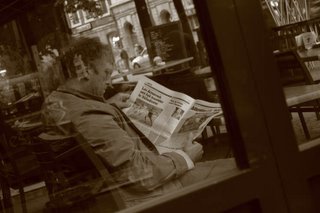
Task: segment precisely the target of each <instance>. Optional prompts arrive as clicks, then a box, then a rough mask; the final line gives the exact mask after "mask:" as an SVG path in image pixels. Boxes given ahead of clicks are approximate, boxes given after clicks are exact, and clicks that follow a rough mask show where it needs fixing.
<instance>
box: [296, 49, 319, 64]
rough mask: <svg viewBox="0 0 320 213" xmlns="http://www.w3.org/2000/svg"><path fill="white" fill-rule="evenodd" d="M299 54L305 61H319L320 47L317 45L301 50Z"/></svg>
mask: <svg viewBox="0 0 320 213" xmlns="http://www.w3.org/2000/svg"><path fill="white" fill-rule="evenodd" d="M298 54H299V56H300V58H301V60H302V61H303V62H308V61H318V60H319V56H320V47H315V48H312V49H310V50H299V51H298Z"/></svg>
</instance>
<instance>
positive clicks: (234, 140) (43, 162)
mask: <svg viewBox="0 0 320 213" xmlns="http://www.w3.org/2000/svg"><path fill="white" fill-rule="evenodd" d="M318 5H319V1H318V0H241V1H237V0H224V1H219V0H203V1H197V0H161V1H158V0H157V1H155V0H42V1H36V0H2V1H0V12H1V13H0V113H1V114H0V115H1V116H0V122H1V123H0V127H1V128H0V160H1V164H0V183H1V184H0V187H1V188H0V191H1V193H0V198H1V205H0V212H23V213H25V212H177V211H181V212H182V211H185V212H195V211H198V212H216V213H222V212H226V213H238V212H240V213H242V212H243V213H259V212H272V213H276V212H281V213H282V212H292V213H308V212H310V213H313V212H315V213H316V212H320V204H319V203H320V202H319V201H320V200H319V198H320V166H319V164H318V163H316V162H319V160H320V153H319V152H320V137H319V136H320V114H319V113H320V85H319V81H320V58H319V55H320V37H319V32H320V10H319V9H320V6H318ZM81 38H93V39H95V40H97V41H99V42H101V43H103V44H104V45H105V46H104V47H105V48H106V52H107V56H106V57H107V59H106V60H108V63H110V64H111V65H112V71H111V73H110V79H109V81H108V82H106V84H107V87H106V88H107V89H106V90H105V92H104V94H103V99H104V100H108V99H110V98H112V97H113V96H114V95H116V94H119V93H125V94H128V95H131V96H130V98H131V97H133V94H135V92H134V91H136V88H138V85H139V83H140V82H142V79H145V78H147V79H151V80H152V81H154V82H156V83H157V84H160V85H162V86H164V87H166V88H167V89H169V90H170V91H176V92H179V94H182V93H183V94H186V95H187V96H188V98H190V97H191V98H192V100H194V99H195V100H202V101H205V102H201V103H202V104H203V103H210V104H212V106H215V111H214V112H215V113H213V112H212V111H210V113H211V114H210V113H209V114H210V116H209V118H208V117H207V120H206V122H205V123H204V125H202V129H201V131H199V132H198V134H197V136H196V137H194V138H193V139H194V140H195V141H197V143H199V144H201V146H202V149H203V155H202V158H201V159H200V160H197V163H196V162H194V168H193V170H195V168H196V167H197V164H198V163H199V162H207V161H209V162H212V161H214V162H216V161H219V160H225V159H232V160H233V161H234V166H233V167H228V166H226V167H225V168H224V167H223V165H222V166H221V168H220V167H219V166H215V167H213V168H211V169H212V170H214V175H212V176H210V177H207V178H205V179H202V180H200V181H197V182H196V183H193V184H190V185H187V186H184V187H181V188H180V189H178V190H171V191H169V192H166V193H164V194H163V195H161V196H154V197H153V198H152V199H146V200H143V202H138V203H136V204H135V205H127V204H126V202H125V199H126V198H124V197H123V193H122V191H123V190H126V188H130V187H132V186H133V185H134V184H135V181H140V180H131V181H129V182H127V183H119V182H118V180H117V179H116V178H114V177H115V176H116V175H117V174H114V173H113V172H114V171H115V169H114V168H111V169H110V167H108V166H107V165H106V163H105V161H103V160H102V159H101V157H100V156H99V155H98V154H97V149H95V147H94V146H93V145H92V143H89V141H88V140H86V138H85V137H83V136H82V135H81V131H80V130H79V132H77V134H72V135H68V136H65V137H60V138H53V137H51V138H50V137H48V138H43V137H40V136H41V135H42V134H47V133H48V132H50V131H51V130H52V129H50V128H53V129H54V128H58V127H57V126H46V125H45V124H44V122H43V119H42V118H43V106H44V104H45V101H46V99H47V97H48V96H50V94H51V93H52V92H54V91H55V90H57V89H58V88H59V86H61V85H63V84H64V83H65V82H66V81H67V78H68V76H69V75H70V70H68V68H67V67H66V65H65V64H64V60H63V55H64V53H65V51H67V49H68V47H69V46H70V44H72V42H73V41H74V40H77V39H81ZM318 51H319V52H318ZM161 88H162V87H161ZM167 89H166V90H164V89H158V90H157V91H158V92H159V94H160V93H161V94H165V93H166V92H167V91H168V90H167ZM170 94H171V93H170ZM139 97H140V96H139ZM170 97H172V96H170ZM179 97H180V96H179ZM181 97H185V96H181ZM181 100H182V98H181ZM188 100H189V99H188ZM135 103H136V102H135ZM200 105H201V104H200ZM210 106H211V105H210ZM142 107H143V106H142ZM164 110H166V109H164ZM217 110H218V113H216V112H217ZM139 113H140V112H139ZM141 113H142V114H141V115H137V116H136V118H137V119H138V121H139V120H140V121H143V122H145V123H144V125H147V124H148V125H150V126H151V127H152V126H153V124H156V123H157V118H155V117H153V116H155V115H156V114H157V113H158V114H159V112H158V111H156V112H155V108H153V114H152V113H151V114H150V111H149V113H147V114H143V113H145V112H141ZM182 113H183V112H182ZM158 114H157V115H158ZM198 114H201V112H198ZM128 116H129V115H128ZM172 116H173V114H172ZM180 116H181V115H180ZM147 118H148V119H150V122H149V123H148V122H147ZM179 119H180V117H179ZM182 121H186V120H184V119H182ZM159 122H160V124H161V125H162V126H165V125H166V123H163V121H162V123H161V121H159ZM193 122H194V123H191V124H190V123H189V124H188V125H190V126H197V125H196V124H195V122H198V120H196V119H194V120H193ZM133 123H134V122H133ZM185 123H187V122H185ZM168 125H170V124H169V123H168ZM198 126H199V125H198ZM198 126H197V128H198ZM200 126H201V125H200ZM137 127H138V126H137ZM179 128H180V127H179ZM181 128H182V127H181ZM199 128H200V127H199ZM138 129H139V128H138ZM97 131H98V130H97ZM106 131H108V130H106ZM97 134H98V135H99V134H102V132H97ZM105 134H108V133H105ZM147 138H148V136H147ZM150 140H151V139H150ZM151 141H152V140H151ZM65 145H68V146H65ZM64 146H65V147H64ZM61 147H62V148H63V149H61ZM170 152H173V151H170ZM182 152H183V151H182ZM185 152H187V151H185ZM119 153H120V152H119ZM184 154H186V153H184ZM157 155H162V154H159V153H158V154H157ZM186 155H187V154H186ZM183 158H185V157H183ZM317 159H318V160H317ZM186 161H187V160H186ZM198 161H199V162H198ZM159 164H160V163H159ZM84 165H85V166H84ZM188 165H189V164H188ZM175 166H176V165H175ZM176 167H177V166H176ZM227 167H228V168H227ZM191 171H192V168H191ZM136 172H137V173H138V172H139V170H137V171H136ZM188 172H189V171H187V173H188ZM151 175H157V174H151ZM143 178H147V179H148V178H150V177H142V179H143ZM173 179H179V177H178V175H177V177H176V178H173ZM141 181H144V180H141ZM169 183H170V182H169ZM159 187H160V186H159Z"/></svg>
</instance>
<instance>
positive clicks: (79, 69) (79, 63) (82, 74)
mask: <svg viewBox="0 0 320 213" xmlns="http://www.w3.org/2000/svg"><path fill="white" fill-rule="evenodd" d="M73 64H74V66H75V68H76V74H77V78H78V80H79V81H81V80H82V79H85V80H88V79H89V78H90V77H89V75H90V71H89V68H88V67H86V66H85V65H84V63H83V60H82V56H81V55H75V56H74V58H73Z"/></svg>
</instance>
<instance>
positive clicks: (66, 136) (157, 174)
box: [0, 0, 237, 211]
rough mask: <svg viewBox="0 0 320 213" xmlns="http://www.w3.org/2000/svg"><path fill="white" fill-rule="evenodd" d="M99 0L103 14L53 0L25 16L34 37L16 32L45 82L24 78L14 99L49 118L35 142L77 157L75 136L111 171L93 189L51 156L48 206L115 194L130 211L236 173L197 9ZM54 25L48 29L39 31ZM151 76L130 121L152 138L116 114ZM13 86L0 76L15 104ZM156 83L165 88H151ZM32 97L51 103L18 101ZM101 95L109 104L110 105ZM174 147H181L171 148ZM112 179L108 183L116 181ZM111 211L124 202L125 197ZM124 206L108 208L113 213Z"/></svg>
mask: <svg viewBox="0 0 320 213" xmlns="http://www.w3.org/2000/svg"><path fill="white" fill-rule="evenodd" d="M67 2H69V3H70V2H73V1H72V0H69V1H67ZM84 2H86V1H84ZM95 2H98V3H99V4H98V7H96V6H93V7H92V6H90V5H87V8H86V6H83V5H79V4H78V6H81V7H82V8H79V9H76V10H74V11H72V10H70V11H69V10H68V9H67V8H66V5H64V4H58V7H53V8H55V9H53V10H51V9H49V8H52V7H50V6H53V5H50V3H48V2H46V3H42V4H39V5H35V8H36V9H33V10H30V11H26V14H24V17H28V18H27V19H25V20H24V21H25V22H26V23H27V24H28V26H29V28H30V29H28V28H26V27H25V28H23V27H22V28H21V29H20V28H19V30H20V31H19V33H20V34H21V35H23V36H24V39H21V40H25V44H24V45H25V46H26V49H27V50H26V52H27V53H28V54H29V55H30V56H31V57H30V58H32V59H33V60H34V61H33V62H32V64H33V65H34V69H33V71H37V72H36V75H37V76H36V77H34V76H32V78H31V77H30V79H29V78H28V82H29V81H30V84H28V83H26V81H27V80H26V81H24V80H25V79H23V80H21V82H22V83H21V82H20V81H19V82H17V84H16V85H15V86H14V87H16V88H17V91H19V93H20V94H21V97H20V98H19V99H15V100H10V101H11V104H12V103H14V106H15V107H14V109H13V110H16V111H21V112H24V114H27V115H28V116H29V115H30V111H28V110H27V111H23V110H21V109H20V108H19V107H18V106H16V104H23V106H24V107H27V108H28V109H36V110H35V111H36V112H35V113H36V114H37V115H39V114H40V113H42V115H43V116H42V122H43V127H45V128H44V129H43V130H42V133H43V134H42V135H41V136H42V138H40V139H39V138H37V139H35V141H32V140H30V141H29V142H30V143H33V145H34V143H43V144H46V145H48V144H50V145H51V146H50V147H47V148H48V149H49V150H50V152H53V156H55V155H56V154H57V153H60V151H61V150H63V152H61V153H60V154H62V153H63V155H64V154H65V151H66V152H67V153H69V154H70V153H73V151H74V150H78V148H79V146H78V145H76V146H71V144H73V143H74V144H77V143H78V142H79V141H75V140H74V138H75V137H76V136H77V135H78V134H79V135H81V137H83V138H82V139H83V140H84V141H85V143H86V144H87V145H90V146H89V148H88V147H87V149H90V150H91V151H94V152H95V153H93V154H94V156H95V157H96V158H94V159H95V160H92V159H93V158H90V161H92V163H93V164H94V167H96V168H95V169H97V170H98V173H99V172H100V173H101V169H100V168H101V166H103V169H104V170H105V172H104V173H103V174H101V175H100V176H102V181H101V182H100V180H101V179H98V181H96V180H97V179H95V178H97V176H95V175H97V174H96V173H97V171H95V172H94V173H95V175H93V176H92V177H90V175H92V174H91V173H90V174H88V176H86V175H87V174H86V175H84V174H82V173H81V174H80V172H79V171H78V170H76V169H74V168H73V167H72V165H71V166H69V164H68V163H61V162H59V163H58V162H57V161H58V159H57V158H58V157H57V158H55V157H54V158H53V159H51V160H52V162H53V163H52V165H51V166H53V167H54V168H50V169H51V170H50V171H51V173H50V172H48V176H49V179H46V180H45V182H46V190H48V191H49V196H48V197H46V198H47V200H46V202H47V204H46V205H44V204H43V208H52V209H55V208H60V207H62V208H65V207H66V206H65V205H67V204H68V205H70V206H72V208H82V207H83V205H84V207H83V208H91V207H92V205H93V204H92V203H90V202H89V203H87V198H90V197H91V196H104V195H106V194H108V193H109V192H116V193H115V194H118V195H119V194H120V197H121V200H122V201H123V202H124V204H125V207H130V206H133V205H137V204H140V203H144V202H146V201H149V200H152V199H156V198H159V197H161V196H163V195H165V194H167V193H174V192H175V191H177V190H179V189H182V188H183V187H188V186H189V185H191V184H196V183H198V182H199V181H202V180H205V179H207V178H212V180H213V179H214V178H217V177H219V176H221V175H224V174H226V173H228V172H230V171H231V172H234V171H236V170H237V168H236V166H235V162H234V159H233V158H232V157H233V154H232V148H231V147H230V144H229V134H228V132H227V129H226V126H225V122H224V117H223V109H222V108H221V105H220V103H219V101H220V100H219V97H218V93H217V88H216V86H215V79H214V76H213V73H214V72H213V71H212V69H211V67H210V66H209V60H208V56H207V52H206V47H205V44H204V41H203V39H202V35H201V30H200V29H199V23H198V20H197V14H196V11H195V8H194V5H193V1H191V0H188V1H180V0H175V1H171V0H168V1H165V2H159V1H151V0H149V1H146V7H145V8H146V10H140V8H141V7H138V6H137V7H136V4H139V3H141V2H142V1H95ZM101 5H102V6H101ZM40 6H41V7H40ZM38 7H39V8H38ZM138 8H139V9H138ZM41 9H42V10H45V12H43V11H42V12H41ZM69 9H70V8H69ZM39 10H40V12H39ZM97 10H102V13H101V11H100V12H99V11H97ZM144 19H145V20H148V21H144ZM17 22H18V23H19V22H21V19H19V20H17ZM46 25H49V26H50V28H46V27H43V26H46ZM0 44H1V43H0ZM3 52H5V51H3ZM19 63H20V62H19V61H18V60H17V61H16V62H14V63H13V64H14V65H15V66H16V67H14V68H10V66H9V65H6V64H4V63H3V64H2V63H1V66H3V67H1V70H8V71H6V72H12V73H15V74H16V72H17V71H18V70H20V69H19V68H17V67H18V66H21V65H20V64H19ZM23 70H24V72H23V77H24V78H27V77H26V76H27V75H26V74H28V73H29V71H27V70H28V69H27V68H24V69H23ZM0 72H1V71H0ZM2 72H4V71H2ZM145 76H147V77H148V78H149V79H151V80H152V82H153V83H152V84H153V86H152V85H151V86H150V84H151V83H146V84H145V85H143V86H142V87H141V88H140V90H139V91H140V92H139V94H138V93H137V94H136V95H137V97H139V98H136V101H135V103H134V104H133V105H132V108H131V111H130V113H131V114H134V115H133V116H131V118H133V119H136V120H138V121H139V122H140V123H141V126H142V128H144V129H145V130H146V132H147V131H149V134H148V136H146V135H147V133H146V132H144V131H140V130H141V126H139V127H138V126H135V125H133V122H132V121H131V120H129V118H128V116H127V115H125V111H122V110H121V109H119V108H121V107H124V106H126V107H128V104H129V103H127V102H124V101H126V100H127V99H128V95H130V94H131V93H132V94H133V93H135V91H136V90H135V88H137V87H136V85H137V82H141V78H143V77H145ZM7 82H8V81H7V80H6V75H4V74H2V77H1V82H0V85H1V86H2V88H3V89H2V91H6V92H5V94H6V95H7V96H10V95H11V93H12V92H11V93H10V92H9V91H10V89H8V84H7ZM10 83H11V82H10ZM156 83H158V84H160V85H162V86H163V87H165V88H166V89H164V88H163V87H162V86H161V87H159V86H154V85H156ZM29 90H30V91H32V92H34V93H39V94H41V97H43V98H45V102H43V99H41V103H40V102H37V107H35V106H34V105H30V103H29V102H26V103H28V104H25V101H24V100H25V99H21V98H24V97H25V96H26V95H28V94H29V93H30V92H29ZM132 91H133V92H132ZM28 97H29V96H28ZM2 99H3V100H6V99H5V98H2ZM9 99H10V98H9ZM104 99H105V100H106V102H107V103H108V104H105V103H103V102H104V101H105V100H104ZM17 100H18V101H17ZM110 103H112V104H110ZM114 104H116V106H115V105H114ZM7 105H10V104H7ZM19 106H20V105H19ZM40 107H42V109H41V110H40ZM2 109H4V108H2ZM10 110H11V109H10ZM6 113H7V114H8V112H6ZM10 113H11V112H10V111H9V114H10ZM7 114H6V115H7ZM13 114H14V113H13ZM161 114H162V115H161ZM129 117H130V116H129ZM165 118H167V119H165ZM10 119H13V120H12V121H13V122H16V121H17V120H18V121H19V122H18V124H19V125H17V128H20V130H21V127H25V126H24V124H26V123H29V122H30V120H28V119H26V118H25V117H19V116H17V115H14V116H12V117H11V118H10ZM161 119H162V120H161ZM38 122H39V120H38ZM16 124H17V123H16ZM201 128H202V129H203V131H202V132H200V131H199V132H198V133H199V134H197V135H196V136H195V135H193V134H189V133H194V132H195V130H199V129H201ZM138 129H140V130H138ZM168 129H169V130H168ZM48 130H49V131H48ZM151 130H152V131H155V132H157V133H158V135H157V134H153V132H152V131H151ZM142 132H143V133H144V135H143V134H142ZM160 136H161V137H162V141H160V140H155V141H160V142H159V143H163V144H162V149H161V150H160V148H159V146H157V145H159V144H157V143H158V142H157V143H155V142H154V140H153V138H154V137H157V139H159V138H160ZM176 141H179V143H180V145H181V146H180V147H179V148H175V149H173V147H172V146H171V147H169V146H168V145H170V144H173V143H175V142H176ZM74 144H73V145H74ZM36 145H39V144H36ZM40 145H41V144H40ZM69 145H70V147H69ZM80 146H81V145H80ZM42 148H43V147H42ZM81 148H83V147H81ZM164 148H165V149H164ZM157 149H159V150H157ZM82 151H83V150H82ZM159 152H160V153H161V155H160V154H159ZM38 154H39V153H38ZM51 154H52V153H51ZM96 154H98V155H96ZM63 155H59V156H60V157H61V158H63V157H62V156H63ZM85 155H88V156H89V157H90V155H92V153H91V154H90V152H86V151H85ZM97 156H99V157H98V158H97ZM37 157H39V156H37ZM51 157H52V156H51ZM72 160H74V161H77V163H76V164H77V165H76V166H80V165H82V163H83V165H85V164H86V163H87V162H86V163H85V160H84V158H81V157H75V158H72ZM82 160H83V162H81V161H82ZM69 161H70V159H69ZM71 164H72V163H71ZM58 165H59V166H58ZM55 166H57V168H56V167H55ZM80 167H81V166H80ZM47 169H48V168H47ZM103 169H102V170H103ZM50 175H51V176H50ZM68 175H70V176H69V177H73V176H74V175H75V176H81V178H82V179H81V178H80V179H81V181H80V180H79V184H78V183H76V182H72V184H70V185H68V184H69V183H71V178H69V177H67V176H68ZM82 175H83V176H82ZM98 176H99V174H98ZM86 178H87V180H85V179H86ZM100 178H101V177H100ZM108 179H111V180H112V184H111V185H109V183H110V182H109V183H108ZM77 180H78V179H77ZM50 181H53V182H50ZM86 181H88V182H86ZM91 181H92V182H93V184H91V183H92V182H91ZM87 183H88V184H89V185H87ZM50 184H51V185H50ZM42 186H43V184H42ZM41 189H43V188H41ZM101 190H102V192H101ZM81 192H83V194H82V195H80V194H81ZM95 193H96V194H95ZM75 195H79V197H77V196H75ZM118 195H114V194H112V196H116V197H117V196H118ZM58 198H59V199H58ZM77 198H79V199H77ZM82 199H83V200H82ZM79 201H81V202H79ZM82 201H83V203H82ZM115 203H116V204H119V203H118V202H117V198H116V199H115ZM93 206H94V205H93ZM118 208H119V206H118ZM116 209H117V207H114V206H113V207H111V211H115V210H116Z"/></svg>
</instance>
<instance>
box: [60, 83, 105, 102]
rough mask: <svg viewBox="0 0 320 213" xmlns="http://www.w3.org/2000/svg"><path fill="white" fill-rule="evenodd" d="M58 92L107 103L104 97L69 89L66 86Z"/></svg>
mask: <svg viewBox="0 0 320 213" xmlns="http://www.w3.org/2000/svg"><path fill="white" fill-rule="evenodd" d="M57 91H58V92H62V93H68V94H71V95H74V96H77V97H79V98H82V99H86V100H95V101H100V102H105V99H104V98H103V97H99V96H95V95H92V94H89V93H85V92H82V91H80V90H76V89H72V88H68V87H65V86H62V87H59V88H58V89H57Z"/></svg>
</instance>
